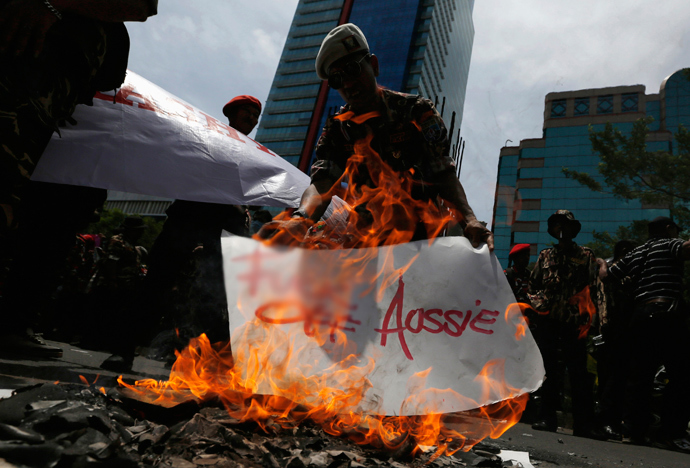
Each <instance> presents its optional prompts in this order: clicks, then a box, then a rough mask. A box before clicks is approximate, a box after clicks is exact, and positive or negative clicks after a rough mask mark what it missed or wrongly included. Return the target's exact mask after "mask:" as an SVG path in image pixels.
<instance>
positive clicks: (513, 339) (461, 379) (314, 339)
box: [222, 236, 544, 415]
mask: <svg viewBox="0 0 690 468" xmlns="http://www.w3.org/2000/svg"><path fill="white" fill-rule="evenodd" d="M222 245H223V258H224V260H223V261H224V274H225V284H226V289H227V295H228V304H229V313H230V328H231V333H232V348H233V355H234V356H235V363H236V365H238V366H247V367H248V368H247V369H244V372H245V373H251V374H256V375H258V376H263V377H266V375H264V370H263V369H257V368H256V367H253V366H254V364H256V362H257V357H256V353H255V351H256V350H257V349H259V348H261V347H262V346H264V345H265V344H266V343H267V342H269V341H270V342H271V343H272V346H273V345H275V349H274V350H273V351H272V352H270V356H268V357H265V356H264V358H265V359H267V361H270V362H271V363H272V365H274V366H278V367H281V368H282V369H287V371H286V372H285V373H286V374H287V377H284V376H283V377H281V379H283V380H285V381H283V382H281V384H280V385H278V386H277V387H278V388H279V387H281V385H288V386H289V384H290V382H289V380H290V379H291V378H294V379H297V380H299V379H304V378H307V377H311V376H315V377H323V376H324V375H333V374H337V373H338V371H339V370H345V369H347V370H346V371H345V372H344V374H346V375H347V374H350V376H351V377H352V378H354V377H355V376H357V375H358V374H362V376H363V377H365V378H366V385H370V387H367V388H366V389H365V390H366V392H365V393H366V395H365V398H364V399H363V400H362V401H361V402H359V403H358V405H357V410H358V411H363V412H375V413H379V414H380V413H384V414H389V415H416V414H425V413H429V412H441V413H451V412H455V411H464V410H468V409H472V408H476V407H479V406H484V405H487V404H490V403H495V402H498V401H501V400H504V399H507V398H512V397H515V396H517V395H519V394H523V393H526V392H531V391H534V390H536V389H537V388H539V386H540V385H541V383H542V381H543V379H544V367H543V362H542V359H541V355H540V353H539V350H538V348H537V346H536V344H535V342H534V339H533V338H532V335H531V334H530V332H529V329H528V328H527V327H526V324H525V321H524V318H523V317H522V314H521V312H520V310H519V308H518V307H517V305H511V304H512V303H514V301H515V298H514V296H513V294H512V291H511V290H510V287H509V285H508V283H507V281H506V279H505V275H504V273H503V270H502V268H501V267H500V265H499V262H498V261H497V259H496V257H495V255H493V254H490V253H489V251H488V248H487V247H486V246H483V247H482V248H480V249H474V248H472V246H471V245H470V244H469V241H468V240H467V239H466V238H463V237H446V238H440V239H437V240H435V241H434V242H433V243H431V244H430V243H429V241H419V242H412V243H408V244H400V245H395V246H387V247H380V248H372V249H353V250H306V249H300V248H291V249H278V248H272V247H268V246H266V245H263V244H261V243H259V242H257V241H255V240H252V239H246V238H241V237H235V236H229V237H224V238H222ZM343 337H344V338H347V345H346V346H345V347H344V349H343V346H342V338H343ZM348 356H349V357H348ZM258 360H259V361H260V360H261V358H258ZM341 360H343V362H342V363H340V361H341ZM250 367H251V368H250ZM482 374H485V375H486V376H487V377H482ZM263 380H264V381H262V383H259V384H257V385H258V386H257V388H256V389H255V391H256V392H257V393H266V394H280V390H279V389H278V390H277V389H276V387H274V388H272V386H271V385H269V382H267V380H271V379H263ZM327 380H328V381H329V382H333V381H335V382H336V383H335V384H334V387H335V388H338V386H339V385H343V384H342V383H341V382H340V381H338V380H337V378H336V377H333V378H331V377H328V379H327ZM348 385H349V384H348ZM431 389H438V390H431Z"/></svg>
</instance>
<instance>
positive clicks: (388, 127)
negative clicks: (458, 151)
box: [311, 89, 453, 199]
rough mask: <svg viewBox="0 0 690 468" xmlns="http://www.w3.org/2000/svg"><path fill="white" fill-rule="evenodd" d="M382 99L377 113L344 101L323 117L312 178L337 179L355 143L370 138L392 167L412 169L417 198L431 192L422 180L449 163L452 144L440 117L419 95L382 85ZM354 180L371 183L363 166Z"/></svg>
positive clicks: (432, 189)
mask: <svg viewBox="0 0 690 468" xmlns="http://www.w3.org/2000/svg"><path fill="white" fill-rule="evenodd" d="M381 92H382V93H383V95H382V97H383V103H382V105H381V108H380V109H379V111H377V112H373V113H370V114H365V115H364V116H362V115H357V116H356V115H355V114H354V113H353V112H352V111H350V109H349V107H348V106H347V105H346V106H344V107H342V108H341V109H340V112H339V113H338V114H336V115H335V116H331V117H329V118H328V119H327V120H326V125H325V127H324V129H323V132H322V134H321V137H320V138H319V141H318V143H317V145H316V161H315V162H314V165H313V166H312V169H311V178H312V181H317V180H319V179H323V178H328V179H330V180H333V181H337V180H338V179H340V178H341V177H342V176H343V174H344V173H345V168H346V166H347V162H348V159H349V158H350V157H351V156H352V155H353V154H354V151H355V143H356V142H361V141H364V139H365V138H367V137H372V140H371V142H370V145H371V147H372V149H373V150H374V151H375V152H376V153H378V154H379V155H380V156H381V158H382V159H383V161H384V162H386V163H387V164H388V165H390V166H391V168H393V170H395V171H397V172H399V173H403V172H407V173H409V174H413V178H414V179H415V180H417V181H419V182H420V183H419V184H415V185H413V188H412V193H411V195H412V196H413V198H415V199H432V198H434V197H435V194H436V193H435V191H434V188H433V187H430V186H427V185H426V184H424V183H421V182H423V181H430V180H432V178H433V177H434V176H435V175H436V174H438V173H440V172H443V171H445V170H447V169H449V168H451V167H452V166H453V162H452V160H451V159H450V157H449V156H448V153H449V149H450V144H449V140H448V132H447V130H446V127H445V125H444V123H443V119H442V118H441V116H440V114H439V113H438V111H437V110H436V108H435V107H434V105H433V103H432V102H431V101H430V100H428V99H425V98H423V97H420V96H417V95H412V94H405V93H399V92H395V91H391V90H387V89H381ZM356 173H357V175H356V176H355V178H354V179H353V180H352V182H353V183H355V184H365V185H369V186H373V185H372V184H373V182H372V180H371V178H370V177H369V176H368V172H367V170H366V169H365V168H361V165H360V169H358V170H357V171H356Z"/></svg>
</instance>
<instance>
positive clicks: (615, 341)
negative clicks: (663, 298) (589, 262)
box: [594, 239, 635, 441]
mask: <svg viewBox="0 0 690 468" xmlns="http://www.w3.org/2000/svg"><path fill="white" fill-rule="evenodd" d="M634 247H635V244H634V243H633V242H632V241H630V240H625V239H624V240H620V241H618V242H616V245H615V246H614V248H613V257H612V258H611V259H609V260H608V261H607V262H606V264H607V266H609V267H611V266H612V265H615V264H616V263H618V261H620V260H621V259H622V258H623V257H624V256H625V255H626V254H627V253H628V252H630V251H631V250H632V249H633V248H634ZM602 261H603V260H601V259H597V263H601V262H602ZM598 286H599V294H598V295H597V297H598V299H599V304H598V311H599V336H598V337H595V338H594V344H595V350H596V354H595V355H596V359H597V377H598V386H597V389H598V396H599V404H598V408H597V409H598V414H597V418H598V420H599V424H600V432H601V433H602V434H603V435H604V436H606V438H608V439H612V440H619V441H620V440H623V435H622V426H621V423H622V421H623V401H624V399H623V398H621V396H622V395H624V394H625V384H626V382H627V378H628V375H629V371H630V369H629V353H628V352H627V350H626V345H625V340H626V338H627V337H628V335H629V333H628V323H629V321H630V316H631V315H632V309H633V305H634V302H633V295H632V290H631V289H630V281H629V278H625V279H624V280H623V281H622V282H620V283H613V282H611V283H609V284H604V282H603V281H601V280H599V281H598Z"/></svg>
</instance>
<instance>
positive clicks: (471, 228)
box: [436, 170, 494, 251]
mask: <svg viewBox="0 0 690 468" xmlns="http://www.w3.org/2000/svg"><path fill="white" fill-rule="evenodd" d="M436 183H437V184H438V188H439V195H440V196H441V198H443V199H444V200H445V201H447V202H448V203H449V204H450V205H451V208H454V209H455V210H456V211H458V212H459V213H460V215H461V216H462V218H461V219H459V221H460V223H461V225H462V227H463V231H464V233H465V236H466V237H467V238H469V239H470V242H472V245H473V246H475V247H478V246H479V244H481V243H482V242H486V245H487V246H488V247H489V250H490V251H493V250H494V235H493V233H492V232H491V231H489V230H488V229H487V228H486V227H485V226H484V225H483V224H482V223H480V222H479V221H477V217H476V216H475V215H474V211H472V207H470V204H469V203H468V202H467V195H466V194H465V189H464V188H463V187H462V184H461V183H460V181H459V180H458V178H457V177H455V173H454V172H453V171H452V170H445V171H443V172H441V173H439V174H438V175H437V179H436ZM463 224H464V225H463Z"/></svg>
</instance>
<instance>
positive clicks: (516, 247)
mask: <svg viewBox="0 0 690 468" xmlns="http://www.w3.org/2000/svg"><path fill="white" fill-rule="evenodd" d="M529 248H530V245H529V244H515V245H514V246H513V248H512V249H510V253H509V254H508V256H509V257H512V256H513V255H515V254H518V253H520V252H522V251H523V250H529Z"/></svg>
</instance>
